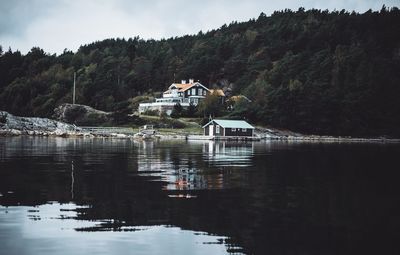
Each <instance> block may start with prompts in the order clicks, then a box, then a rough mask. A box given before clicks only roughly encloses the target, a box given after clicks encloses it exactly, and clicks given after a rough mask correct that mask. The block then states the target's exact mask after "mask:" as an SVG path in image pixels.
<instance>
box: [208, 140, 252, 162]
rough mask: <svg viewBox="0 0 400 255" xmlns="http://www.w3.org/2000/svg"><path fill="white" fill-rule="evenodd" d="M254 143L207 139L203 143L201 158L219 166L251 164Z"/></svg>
mask: <svg viewBox="0 0 400 255" xmlns="http://www.w3.org/2000/svg"><path fill="white" fill-rule="evenodd" d="M253 154H254V143H252V142H231V141H229V142H227V141H216V142H215V141H209V142H207V143H203V159H204V160H205V161H207V162H209V164H210V165H213V166H219V167H229V166H240V167H249V166H251V165H252V160H251V159H252V156H253Z"/></svg>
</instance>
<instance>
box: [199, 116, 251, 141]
mask: <svg viewBox="0 0 400 255" xmlns="http://www.w3.org/2000/svg"><path fill="white" fill-rule="evenodd" d="M203 129H204V135H205V136H211V137H253V135H254V127H253V126H252V125H250V124H249V123H247V122H246V121H244V120H218V119H214V120H211V121H210V122H208V123H207V124H206V125H204V126H203Z"/></svg>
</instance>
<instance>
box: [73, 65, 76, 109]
mask: <svg viewBox="0 0 400 255" xmlns="http://www.w3.org/2000/svg"><path fill="white" fill-rule="evenodd" d="M75 88H76V72H74V91H73V92H72V104H75Z"/></svg>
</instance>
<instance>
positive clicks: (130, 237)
mask: <svg viewBox="0 0 400 255" xmlns="http://www.w3.org/2000/svg"><path fill="white" fill-rule="evenodd" d="M399 171H400V145H396V144H338V143H334V144H317V143H287V142H254V143H243V142H240V143H232V142H216V143H215V142H208V141H204V142H186V141H161V142H136V141H128V140H112V139H66V138H40V137H13V138H0V254H7V255H13V254H18V255H24V254H29V255H37V254H41V255H42V254H44V255H47V254H400V253H399V251H400V250H399V249H398V248H399V247H398V244H397V243H399V241H400V185H399V178H398V177H399V173H398V172H399Z"/></svg>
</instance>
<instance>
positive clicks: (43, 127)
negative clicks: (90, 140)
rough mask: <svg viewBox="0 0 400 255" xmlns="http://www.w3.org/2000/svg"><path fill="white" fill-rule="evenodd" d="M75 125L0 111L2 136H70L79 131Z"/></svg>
mask: <svg viewBox="0 0 400 255" xmlns="http://www.w3.org/2000/svg"><path fill="white" fill-rule="evenodd" d="M79 131H80V130H79V128H77V127H76V126H75V125H71V124H67V123H63V122H60V121H56V120H51V119H46V118H35V117H18V116H14V115H12V114H10V113H8V112H4V111H0V136H10V135H42V136H51V135H52V136H69V135H75V134H77V133H78V132H79Z"/></svg>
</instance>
